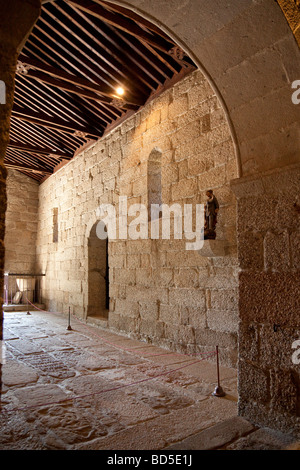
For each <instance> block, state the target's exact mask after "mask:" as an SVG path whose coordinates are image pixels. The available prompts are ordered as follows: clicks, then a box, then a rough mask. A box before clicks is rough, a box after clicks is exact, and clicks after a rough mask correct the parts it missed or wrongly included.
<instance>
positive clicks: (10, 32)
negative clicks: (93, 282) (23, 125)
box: [0, 0, 41, 384]
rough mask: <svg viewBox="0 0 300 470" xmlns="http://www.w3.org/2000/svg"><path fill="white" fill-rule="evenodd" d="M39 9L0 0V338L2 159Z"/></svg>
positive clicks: (34, 2)
mask: <svg viewBox="0 0 300 470" xmlns="http://www.w3.org/2000/svg"><path fill="white" fill-rule="evenodd" d="M40 12H41V0H13V1H5V2H0V18H1V24H0V84H1V96H0V300H1V313H0V340H2V339H3V311H2V305H3V298H2V295H3V269H4V234H5V211H6V169H5V166H4V164H3V160H4V156H5V152H6V148H7V144H8V140H9V127H10V115H11V109H12V105H13V98H14V80H15V70H16V63H17V58H18V55H19V53H20V51H21V50H22V47H23V45H24V42H25V41H26V39H27V37H28V35H29V34H30V31H31V29H32V27H33V26H34V24H35V22H36V21H37V19H38V17H39V15H40ZM0 384H1V364H0Z"/></svg>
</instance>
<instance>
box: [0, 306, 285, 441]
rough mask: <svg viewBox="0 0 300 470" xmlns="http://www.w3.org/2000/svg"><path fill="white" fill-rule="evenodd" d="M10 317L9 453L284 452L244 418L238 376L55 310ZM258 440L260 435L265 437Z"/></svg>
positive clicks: (5, 387) (4, 415)
mask: <svg viewBox="0 0 300 470" xmlns="http://www.w3.org/2000/svg"><path fill="white" fill-rule="evenodd" d="M30 313H31V314H30V315H27V313H26V312H6V313H5V314H4V339H5V345H6V355H5V364H4V365H2V395H1V414H0V419H1V428H0V450H23V449H25V450H162V449H170V450H171V449H177V450H178V449H198V450H202V449H224V448H232V449H248V448H251V449H254V448H265V449H268V448H276V449H279V448H284V447H286V446H287V445H290V444H291V443H292V442H293V440H292V439H291V438H290V437H289V436H282V435H280V434H278V433H274V432H272V431H270V430H261V429H258V428H257V427H255V426H254V425H252V424H250V423H248V422H247V421H245V420H243V419H242V418H239V417H237V390H236V383H237V376H236V370H235V369H231V368H226V367H221V370H220V377H221V385H222V387H223V389H224V390H225V392H226V395H225V397H222V398H220V397H215V396H213V395H212V392H213V390H214V388H215V386H216V381H217V378H216V377H217V374H216V364H215V362H214V359H213V358H211V362H208V361H204V360H203V357H201V356H198V357H191V356H186V355H183V354H178V353H174V352H171V351H166V350H164V349H162V348H158V347H155V346H152V345H150V344H147V343H143V342H139V341H136V340H133V339H130V338H127V337H124V336H121V335H118V334H115V333H113V332H111V331H109V330H105V329H101V328H98V327H95V326H92V325H89V324H86V323H84V322H82V321H79V320H77V319H75V318H74V319H73V318H72V321H71V327H72V329H71V330H68V329H67V319H66V317H65V316H63V315H60V314H55V313H49V312H39V311H32V312H30ZM257 433H258V434H257Z"/></svg>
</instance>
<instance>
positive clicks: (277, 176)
mask: <svg viewBox="0 0 300 470" xmlns="http://www.w3.org/2000/svg"><path fill="white" fill-rule="evenodd" d="M232 189H233V191H234V193H235V194H236V196H237V200H238V254H239V263H240V268H241V271H240V274H239V298H240V299H239V311H240V326H239V414H240V415H241V416H243V417H245V418H247V419H249V420H250V421H252V422H253V423H256V424H259V425H263V426H269V427H271V428H273V429H278V430H282V431H284V432H293V433H294V434H295V435H296V437H299V436H300V365H299V364H297V362H299V361H297V357H298V358H299V357H300V346H299V342H298V345H297V344H296V343H295V342H296V341H298V340H300V224H299V222H300V165H299V164H296V165H293V166H291V167H286V168H282V169H280V170H279V169H278V170H272V171H269V172H268V173H265V174H261V175H260V176H251V177H246V178H241V179H239V180H234V181H233V182H232ZM295 348H297V349H298V351H299V353H298V355H297V354H295V353H296V352H297V351H296V350H295Z"/></svg>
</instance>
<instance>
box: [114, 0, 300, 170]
mask: <svg viewBox="0 0 300 470" xmlns="http://www.w3.org/2000/svg"><path fill="white" fill-rule="evenodd" d="M112 3H116V4H118V5H122V6H124V7H127V8H130V9H132V10H133V11H135V12H136V13H138V14H139V15H141V16H144V17H146V18H147V19H148V20H149V21H151V22H153V23H154V24H156V25H157V26H159V27H160V28H161V29H162V30H164V31H165V32H166V33H167V34H169V35H170V36H171V37H172V38H173V39H174V40H175V41H176V43H177V44H178V45H180V46H181V47H182V48H183V49H184V50H185V51H186V52H187V53H188V54H189V55H190V57H192V59H193V60H194V61H195V63H196V64H197V65H198V67H199V68H200V69H201V71H202V72H203V73H204V75H205V76H206V78H207V79H208V81H209V82H210V84H211V86H212V88H213V89H214V91H215V93H216V94H217V96H218V98H219V100H220V102H221V104H222V106H223V109H224V111H225V113H226V116H227V119H228V123H229V126H230V128H231V132H232V138H233V140H234V143H235V149H236V157H237V162H238V168H239V176H247V175H252V174H257V173H259V172H262V171H268V170H272V169H275V168H278V167H282V166H285V165H290V164H294V163H296V162H298V160H299V153H298V148H297V147H298V144H297V141H298V140H299V121H300V117H299V109H298V108H297V106H295V105H294V104H293V103H292V100H291V95H292V92H291V83H292V82H293V80H296V79H297V78H299V77H300V50H299V47H298V45H297V42H296V40H295V38H294V36H293V33H292V31H291V29H290V27H289V25H288V23H287V21H286V18H285V17H284V14H283V13H282V10H281V8H280V7H279V5H278V4H277V3H276V2H269V1H268V0H261V1H259V2H257V1H254V0H242V1H239V2H231V3H230V5H228V3H225V2H217V4H216V3H213V2H211V4H208V3H207V2H202V1H200V2H196V1H190V2H185V4H182V2H181V1H180V0H174V1H173V2H171V3H170V2H165V3H164V5H163V6H162V4H161V2H160V1H159V0H154V1H151V2H144V1H143V0H128V1H126V2H124V1H116V0H112ZM179 18H180V20H179ZM297 58H298V60H297ZM291 63H292V65H291Z"/></svg>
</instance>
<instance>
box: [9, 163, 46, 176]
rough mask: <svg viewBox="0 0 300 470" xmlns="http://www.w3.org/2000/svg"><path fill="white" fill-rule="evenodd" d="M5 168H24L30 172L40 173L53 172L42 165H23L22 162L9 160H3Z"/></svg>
mask: <svg viewBox="0 0 300 470" xmlns="http://www.w3.org/2000/svg"><path fill="white" fill-rule="evenodd" d="M4 165H5V166H6V168H10V169H11V170H21V171H22V170H26V171H28V172H31V173H37V174H42V175H51V174H52V173H53V171H52V170H46V169H45V168H44V167H34V166H31V165H25V164H24V163H11V162H4Z"/></svg>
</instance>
